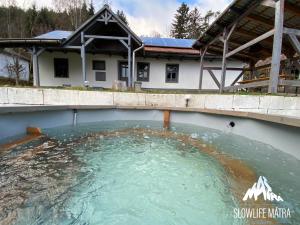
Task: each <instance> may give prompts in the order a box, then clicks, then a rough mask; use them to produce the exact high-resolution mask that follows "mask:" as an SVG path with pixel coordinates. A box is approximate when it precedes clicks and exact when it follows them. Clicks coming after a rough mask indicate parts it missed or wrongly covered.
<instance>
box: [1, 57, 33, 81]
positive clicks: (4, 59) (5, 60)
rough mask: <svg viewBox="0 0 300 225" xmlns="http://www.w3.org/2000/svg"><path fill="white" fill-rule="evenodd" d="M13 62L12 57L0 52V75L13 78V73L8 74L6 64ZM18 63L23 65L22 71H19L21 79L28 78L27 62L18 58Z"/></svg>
mask: <svg viewBox="0 0 300 225" xmlns="http://www.w3.org/2000/svg"><path fill="white" fill-rule="evenodd" d="M10 64H14V61H13V58H12V57H11V56H10V55H8V54H5V53H0V77H11V78H14V77H15V74H12V75H11V74H10V73H9V71H8V69H7V65H10ZM20 65H22V66H23V68H24V71H22V73H21V77H20V79H21V80H29V62H28V61H26V60H24V59H20Z"/></svg>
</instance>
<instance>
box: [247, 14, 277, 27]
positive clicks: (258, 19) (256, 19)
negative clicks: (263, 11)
mask: <svg viewBox="0 0 300 225" xmlns="http://www.w3.org/2000/svg"><path fill="white" fill-rule="evenodd" d="M246 19H249V20H252V21H254V22H257V23H260V24H263V25H266V26H269V27H274V23H273V22H272V20H268V19H266V18H264V17H261V16H257V15H249V16H247V18H246Z"/></svg>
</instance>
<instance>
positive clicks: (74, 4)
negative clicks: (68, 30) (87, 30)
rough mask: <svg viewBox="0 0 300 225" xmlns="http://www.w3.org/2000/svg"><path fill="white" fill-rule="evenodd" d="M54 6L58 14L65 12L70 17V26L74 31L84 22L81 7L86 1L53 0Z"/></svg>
mask: <svg viewBox="0 0 300 225" xmlns="http://www.w3.org/2000/svg"><path fill="white" fill-rule="evenodd" d="M53 3H54V6H55V8H56V10H57V11H58V12H63V11H66V12H67V13H68V15H69V16H70V20H71V24H72V26H73V28H74V29H76V28H77V27H78V26H79V25H80V24H81V23H82V22H83V20H84V16H83V12H82V10H83V6H84V5H86V0H68V1H66V0H53Z"/></svg>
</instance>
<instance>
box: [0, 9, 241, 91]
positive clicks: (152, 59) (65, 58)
mask: <svg viewBox="0 0 300 225" xmlns="http://www.w3.org/2000/svg"><path fill="white" fill-rule="evenodd" d="M194 42H195V40H183V39H172V38H149V37H139V36H137V35H136V34H135V33H134V32H133V31H132V30H131V29H130V28H129V27H128V26H127V25H126V24H124V23H123V22H122V20H121V19H120V18H119V17H118V16H117V15H116V14H114V13H113V12H112V10H111V9H110V7H109V6H107V5H105V6H104V7H103V8H102V9H101V10H99V11H98V12H97V13H96V14H95V15H94V16H93V17H92V18H90V19H89V20H88V21H86V22H85V23H84V24H83V25H82V26H80V27H79V28H78V29H77V30H76V31H74V32H70V31H52V32H49V33H46V34H43V35H41V36H38V37H36V38H33V39H26V40H25V39H20V40H13V42H10V41H9V40H8V41H4V42H2V43H0V45H2V46H6V47H27V48H29V49H31V51H32V55H33V75H34V84H35V86H50V87H56V86H89V87H99V88H112V87H113V85H114V84H115V83H116V82H118V81H123V83H126V85H127V86H128V87H134V85H135V83H136V82H140V83H141V85H142V86H141V87H142V88H145V89H187V90H199V89H207V90H212V89H216V90H217V89H219V87H220V79H221V71H222V60H221V57H220V56H216V55H214V54H210V53H208V54H206V57H205V58H204V62H203V60H202V62H203V63H202V64H201V65H203V73H202V72H201V73H200V58H201V57H200V56H201V55H200V52H199V50H196V49H193V48H192V46H193V43H194ZM243 66H244V64H243V62H242V61H240V60H236V59H233V60H230V61H228V62H227V71H228V73H227V74H228V76H227V77H226V84H228V85H230V84H231V83H233V82H234V81H236V80H237V79H239V75H240V74H241V71H242V69H243Z"/></svg>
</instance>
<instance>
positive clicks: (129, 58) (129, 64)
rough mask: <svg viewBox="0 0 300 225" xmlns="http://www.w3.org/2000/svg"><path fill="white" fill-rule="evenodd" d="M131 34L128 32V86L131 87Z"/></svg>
mask: <svg viewBox="0 0 300 225" xmlns="http://www.w3.org/2000/svg"><path fill="white" fill-rule="evenodd" d="M131 55H132V53H131V35H130V34H128V73H129V74H128V87H129V88H132V87H133V84H132V69H131V68H132V66H131V65H132V60H131Z"/></svg>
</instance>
